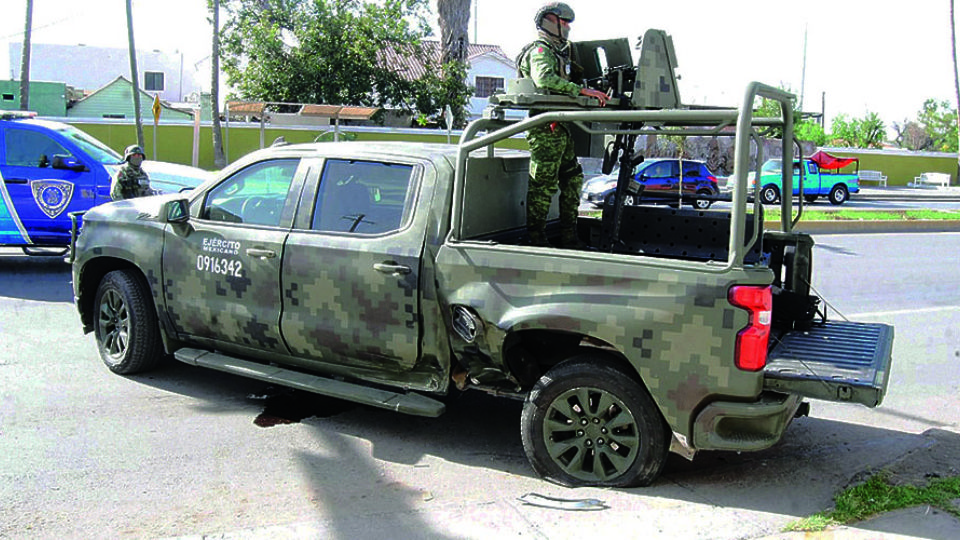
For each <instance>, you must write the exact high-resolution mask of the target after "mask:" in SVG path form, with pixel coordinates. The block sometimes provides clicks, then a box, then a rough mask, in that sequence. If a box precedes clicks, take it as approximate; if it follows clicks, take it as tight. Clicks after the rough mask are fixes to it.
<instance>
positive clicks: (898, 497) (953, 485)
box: [784, 472, 960, 532]
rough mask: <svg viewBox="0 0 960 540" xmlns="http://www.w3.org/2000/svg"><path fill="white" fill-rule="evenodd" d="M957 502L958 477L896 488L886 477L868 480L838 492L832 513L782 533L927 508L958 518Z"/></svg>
mask: <svg viewBox="0 0 960 540" xmlns="http://www.w3.org/2000/svg"><path fill="white" fill-rule="evenodd" d="M958 498H960V476H952V477H947V478H940V479H937V480H932V481H931V482H930V483H929V484H928V485H927V486H925V487H918V486H909V485H907V486H896V485H893V484H891V483H890V481H889V475H888V474H887V473H883V472H881V473H879V474H875V475H873V476H871V477H870V478H869V479H868V480H867V481H866V482H864V483H862V484H858V485H856V486H852V487H849V488H847V489H845V490H843V491H841V492H840V493H839V494H838V495H837V496H836V497H835V498H834V502H835V503H836V504H835V507H834V508H833V509H832V510H827V511H825V512H819V513H817V514H814V515H812V516H810V517H806V518H804V519H801V520H799V521H794V522H792V523H790V524H788V525H787V526H786V527H785V528H784V530H785V531H810V532H815V531H822V530H824V529H826V528H827V527H831V526H835V525H846V524H849V523H853V522H857V521H863V520H864V519H867V518H869V517H871V516H875V515H877V514H882V513H884V512H890V511H892V510H900V509H902V508H911V507H914V506H920V505H930V506H933V507H936V508H939V509H940V510H943V511H944V512H947V513H949V514H952V515H954V516H956V517H957V518H960V510H958V509H957V508H956V507H955V506H953V504H952V501H953V500H955V499H958Z"/></svg>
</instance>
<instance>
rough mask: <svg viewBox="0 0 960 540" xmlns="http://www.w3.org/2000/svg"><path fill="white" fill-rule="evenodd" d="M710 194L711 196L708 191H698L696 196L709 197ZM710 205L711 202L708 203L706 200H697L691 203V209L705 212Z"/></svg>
mask: <svg viewBox="0 0 960 540" xmlns="http://www.w3.org/2000/svg"><path fill="white" fill-rule="evenodd" d="M710 194H711V193H710V192H709V191H698V192H697V195H710ZM711 205H713V201H708V200H704V199H697V200H695V201H693V207H694V208H696V209H697V210H706V209H708V208H710V206H711Z"/></svg>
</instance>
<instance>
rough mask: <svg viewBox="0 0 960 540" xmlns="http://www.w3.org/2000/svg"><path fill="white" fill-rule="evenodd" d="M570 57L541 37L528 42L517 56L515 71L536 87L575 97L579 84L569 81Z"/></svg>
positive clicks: (578, 92)
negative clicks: (528, 79)
mask: <svg viewBox="0 0 960 540" xmlns="http://www.w3.org/2000/svg"><path fill="white" fill-rule="evenodd" d="M569 69H570V59H569V58H568V57H567V55H566V54H564V53H562V52H560V51H559V50H557V46H556V45H554V44H553V43H551V42H550V41H549V40H547V39H545V38H543V37H541V38H539V39H537V40H536V41H534V42H533V43H530V44H529V45H527V46H526V47H524V48H523V50H522V51H521V52H520V56H518V57H517V71H518V72H519V75H520V76H521V77H527V78H530V79H533V83H534V84H536V85H537V87H538V88H542V89H544V90H547V91H549V92H550V93H553V94H564V95H568V96H571V97H576V96H577V95H579V94H580V85H578V84H577V83H575V82H571V81H570V80H569V79H568V78H569V77H570V72H569Z"/></svg>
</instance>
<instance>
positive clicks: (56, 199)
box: [0, 111, 210, 254]
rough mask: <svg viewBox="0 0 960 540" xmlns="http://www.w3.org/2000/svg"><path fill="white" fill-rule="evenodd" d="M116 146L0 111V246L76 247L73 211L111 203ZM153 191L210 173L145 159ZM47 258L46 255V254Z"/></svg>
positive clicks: (173, 188) (176, 188)
mask: <svg viewBox="0 0 960 540" xmlns="http://www.w3.org/2000/svg"><path fill="white" fill-rule="evenodd" d="M122 161H123V160H122V158H121V156H120V155H119V154H117V153H116V152H114V151H113V150H112V149H110V148H109V147H107V146H106V145H104V144H103V143H101V142H100V141H98V140H96V139H95V138H93V137H91V136H90V135H88V134H86V133H84V132H83V131H81V130H79V129H77V128H75V127H73V126H70V125H67V124H63V123H60V122H52V121H47V120H40V119H37V118H35V114H34V113H21V112H9V111H0V246H17V247H21V248H23V250H24V252H25V253H27V254H33V253H36V252H38V251H40V250H34V249H33V248H43V247H65V246H68V245H70V228H71V222H70V216H69V214H70V213H71V212H79V211H85V210H89V209H90V208H92V207H94V206H96V205H99V204H103V203H105V202H109V201H110V180H111V179H112V178H113V175H114V174H115V173H116V171H117V169H118V168H119V167H120V164H121V163H122ZM143 168H144V170H145V171H147V174H149V175H150V179H151V187H153V188H154V189H157V190H159V191H162V192H171V191H179V190H181V189H185V188H193V187H196V186H198V185H199V184H200V183H201V182H203V181H204V180H206V179H207V178H208V177H209V176H210V175H209V173H207V172H206V171H203V170H201V169H196V168H194V167H186V166H182V165H174V164H167V163H159V162H144V164H143ZM40 252H41V253H42V251H40Z"/></svg>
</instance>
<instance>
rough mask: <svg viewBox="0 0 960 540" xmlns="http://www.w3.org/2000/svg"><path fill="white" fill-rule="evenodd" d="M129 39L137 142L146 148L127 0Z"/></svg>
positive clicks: (129, 9)
mask: <svg viewBox="0 0 960 540" xmlns="http://www.w3.org/2000/svg"><path fill="white" fill-rule="evenodd" d="M127 39H128V41H129V43H130V78H131V79H132V81H133V109H134V111H135V114H136V119H137V120H136V122H137V144H138V145H139V146H140V148H144V147H145V144H144V142H143V141H144V139H143V118H142V117H141V114H140V77H139V76H138V75H137V47H136V45H135V44H134V42H133V8H132V7H131V6H130V0H127Z"/></svg>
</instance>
